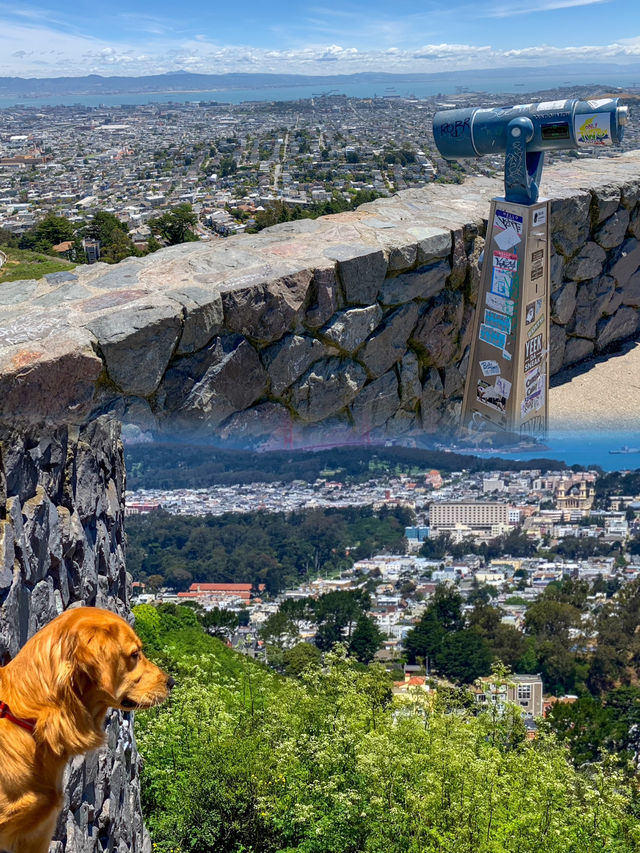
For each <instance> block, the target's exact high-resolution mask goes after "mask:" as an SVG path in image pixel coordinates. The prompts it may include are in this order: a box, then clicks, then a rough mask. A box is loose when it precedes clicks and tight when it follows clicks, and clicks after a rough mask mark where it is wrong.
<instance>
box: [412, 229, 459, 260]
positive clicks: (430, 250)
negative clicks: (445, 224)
mask: <svg viewBox="0 0 640 853" xmlns="http://www.w3.org/2000/svg"><path fill="white" fill-rule="evenodd" d="M408 230H409V232H411V229H410V228H409V229H408ZM426 230H427V231H430V232H432V233H430V234H428V235H427V236H426V237H423V238H422V239H420V241H419V243H418V256H417V261H418V263H419V264H429V263H431V262H432V261H435V260H437V259H439V258H446V257H448V256H449V254H450V253H451V231H449V230H448V229H446V230H445V229H444V228H427V229H426Z"/></svg>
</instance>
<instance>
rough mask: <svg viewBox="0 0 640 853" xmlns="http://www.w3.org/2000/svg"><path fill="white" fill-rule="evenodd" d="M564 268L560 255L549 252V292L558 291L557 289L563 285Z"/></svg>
mask: <svg viewBox="0 0 640 853" xmlns="http://www.w3.org/2000/svg"><path fill="white" fill-rule="evenodd" d="M564 267H565V259H564V258H563V256H562V255H559V254H558V253H557V252H553V251H552V252H551V258H550V261H549V270H550V279H551V291H552V292H553V291H554V290H558V288H560V287H562V286H563V284H564Z"/></svg>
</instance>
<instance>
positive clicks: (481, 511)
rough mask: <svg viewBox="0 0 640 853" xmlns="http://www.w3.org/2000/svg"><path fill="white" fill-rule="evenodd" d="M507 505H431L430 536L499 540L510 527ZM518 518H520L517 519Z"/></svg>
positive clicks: (466, 503)
mask: <svg viewBox="0 0 640 853" xmlns="http://www.w3.org/2000/svg"><path fill="white" fill-rule="evenodd" d="M510 509H511V507H509V505H508V504H506V503H498V502H496V501H486V502H484V501H483V502H480V501H477V502H476V501H456V502H451V503H432V504H431V505H430V507H429V536H430V537H431V538H434V537H437V536H440V535H441V534H443V533H451V534H452V535H453V536H454V538H458V537H462V536H478V535H480V536H482V535H484V536H499V535H500V534H501V533H503V532H504V530H505V529H506V528H507V527H508V526H509V525H510V524H513V521H510V517H509V510H510ZM518 517H519V515H518Z"/></svg>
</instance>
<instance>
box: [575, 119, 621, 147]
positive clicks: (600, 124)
mask: <svg viewBox="0 0 640 853" xmlns="http://www.w3.org/2000/svg"><path fill="white" fill-rule="evenodd" d="M573 123H574V124H573V126H574V130H575V134H576V140H577V142H578V145H598V146H600V145H611V141H612V140H611V113H608V112H607V113H595V115H577V116H575V118H574V120H573Z"/></svg>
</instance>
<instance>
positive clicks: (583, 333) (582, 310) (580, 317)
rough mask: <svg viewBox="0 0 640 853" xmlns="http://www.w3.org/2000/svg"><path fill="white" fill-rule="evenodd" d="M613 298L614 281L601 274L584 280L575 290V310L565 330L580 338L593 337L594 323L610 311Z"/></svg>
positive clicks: (594, 331) (594, 334) (594, 332)
mask: <svg viewBox="0 0 640 853" xmlns="http://www.w3.org/2000/svg"><path fill="white" fill-rule="evenodd" d="M613 299H615V281H614V279H613V278H611V276H603V277H602V278H596V279H593V280H592V281H588V282H584V283H583V284H581V285H580V287H579V288H578V290H577V296H576V311H575V314H574V316H573V318H572V320H571V322H569V323H568V324H567V331H568V332H569V333H570V334H572V335H576V336H577V337H580V338H595V336H596V323H597V322H598V320H599V319H600V317H602V315H603V314H607V313H610V311H609V307H610V305H611V304H612V300H613Z"/></svg>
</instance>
